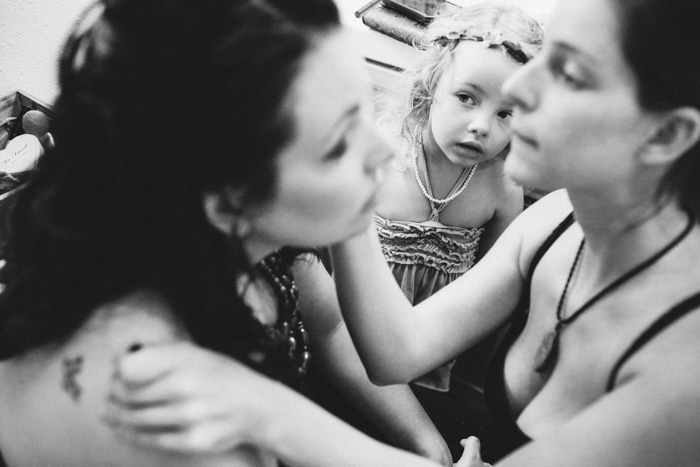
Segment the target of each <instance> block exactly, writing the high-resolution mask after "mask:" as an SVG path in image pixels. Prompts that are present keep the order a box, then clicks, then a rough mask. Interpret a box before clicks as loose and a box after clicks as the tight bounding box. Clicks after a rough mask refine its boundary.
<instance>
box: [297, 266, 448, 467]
mask: <svg viewBox="0 0 700 467" xmlns="http://www.w3.org/2000/svg"><path fill="white" fill-rule="evenodd" d="M293 272H294V277H295V281H296V282H297V285H298V287H299V291H300V296H299V301H300V308H301V312H302V315H303V318H304V322H305V324H306V327H307V328H308V330H309V335H310V338H311V341H312V349H313V352H312V355H313V357H312V358H313V359H314V361H315V362H316V365H317V366H318V368H320V369H321V371H322V373H323V374H324V375H325V376H326V377H327V378H328V379H329V380H330V382H331V384H332V385H333V386H334V387H336V388H337V389H338V390H340V391H341V392H342V393H343V395H344V396H345V397H346V398H347V399H348V400H349V401H351V402H352V403H353V404H354V405H355V406H356V408H357V409H358V410H359V411H360V412H361V413H363V414H364V415H365V416H366V417H368V418H369V419H370V420H371V421H372V422H374V423H375V424H376V425H377V426H378V427H379V428H380V429H381V430H382V432H383V433H384V434H385V435H386V436H387V437H388V438H389V439H390V440H391V441H392V442H393V443H394V444H395V445H396V446H398V447H400V448H403V449H406V450H409V451H412V452H415V453H417V454H420V455H423V456H425V457H429V458H431V459H433V460H435V461H436V462H439V463H440V464H442V465H449V466H451V465H452V458H451V456H450V453H449V449H448V448H447V445H446V443H445V441H444V440H443V439H442V437H441V436H440V434H439V433H438V431H437V429H436V428H435V426H434V425H433V423H432V421H431V420H430V418H429V417H428V415H427V414H426V413H425V410H424V409H423V407H422V406H421V405H420V403H419V402H418V401H417V400H416V398H415V396H414V395H413V392H412V391H411V390H410V388H409V387H408V386H407V385H403V384H402V385H392V386H384V387H379V386H376V385H374V384H373V383H372V382H371V381H369V379H368V378H367V373H366V371H365V369H364V367H363V365H362V362H361V361H360V358H359V356H358V355H357V351H356V350H355V347H354V345H353V343H352V341H351V339H350V334H349V333H348V330H347V327H346V326H345V323H344V321H343V318H342V316H341V314H340V308H339V305H338V299H337V297H336V293H335V284H334V283H333V280H332V279H331V277H330V276H329V275H328V273H327V272H326V270H325V269H324V268H323V266H322V264H321V263H320V261H318V260H316V259H302V260H298V261H296V262H295V263H294V266H293Z"/></svg>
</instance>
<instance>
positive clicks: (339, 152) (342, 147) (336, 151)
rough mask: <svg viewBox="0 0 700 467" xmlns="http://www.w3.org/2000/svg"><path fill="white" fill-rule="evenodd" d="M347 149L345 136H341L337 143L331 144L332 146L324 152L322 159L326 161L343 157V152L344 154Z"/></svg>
mask: <svg viewBox="0 0 700 467" xmlns="http://www.w3.org/2000/svg"><path fill="white" fill-rule="evenodd" d="M347 149H348V140H347V136H343V137H342V138H341V139H340V140H339V141H338V143H337V144H336V145H335V146H333V148H332V149H331V150H330V151H328V152H327V153H326V155H325V156H324V157H323V159H324V160H326V161H333V160H336V159H340V158H341V157H343V154H345V151H346V150H347Z"/></svg>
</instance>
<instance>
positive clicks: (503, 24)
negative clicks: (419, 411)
mask: <svg viewBox="0 0 700 467" xmlns="http://www.w3.org/2000/svg"><path fill="white" fill-rule="evenodd" d="M542 39H543V31H542V28H541V27H540V25H539V23H538V22H537V21H536V20H535V19H533V18H531V17H530V16H528V15H527V14H525V13H524V12H523V11H521V10H520V9H518V8H517V7H515V6H506V5H498V4H496V5H493V4H480V5H475V6H473V7H470V8H468V9H465V10H464V11H463V12H460V13H459V14H457V15H450V16H444V17H438V19H436V20H435V21H434V22H433V23H432V24H431V26H430V27H429V29H428V34H427V40H426V42H425V43H424V44H423V45H422V46H421V48H422V49H424V53H423V59H422V60H421V61H420V63H417V65H416V66H415V68H413V69H410V70H407V71H406V73H405V79H404V80H403V83H402V86H401V87H399V88H398V89H397V90H395V91H390V92H387V93H386V94H385V95H384V96H383V97H384V98H383V99H381V100H380V102H379V103H380V109H381V111H380V112H381V119H382V121H383V122H384V123H385V125H386V126H388V127H389V129H390V130H392V132H393V133H398V134H400V135H401V136H402V137H403V142H404V143H405V144H404V147H403V150H402V151H401V152H400V153H399V154H398V155H397V157H396V158H395V162H396V163H395V164H394V168H395V170H389V175H388V177H387V181H386V184H385V187H384V188H383V190H384V191H383V196H382V198H381V199H380V204H379V205H378V207H377V210H376V215H375V223H376V226H377V230H378V232H379V237H380V240H381V243H382V251H383V254H384V257H385V258H386V261H387V262H388V263H389V265H390V267H391V269H392V272H393V274H394V277H395V278H396V281H397V282H398V283H399V285H400V286H401V289H402V290H403V292H404V294H405V295H406V296H407V297H408V299H409V300H410V301H411V302H412V303H413V304H414V305H415V304H418V303H420V302H422V301H423V300H424V299H426V298H428V297H429V296H430V295H432V294H433V293H435V292H437V291H438V290H439V289H441V288H442V287H444V286H445V285H447V284H449V283H450V282H452V281H453V280H454V279H456V278H457V277H459V276H461V275H462V274H463V273H464V272H466V271H467V270H469V269H470V268H471V267H472V266H473V265H474V263H475V262H476V261H477V260H478V259H479V258H480V257H481V256H483V254H484V253H485V252H486V251H488V249H489V248H490V247H491V245H493V243H494V241H495V240H496V238H498V236H499V235H500V234H501V233H502V232H503V230H504V229H505V228H506V226H507V225H508V224H510V222H511V221H512V220H513V219H514V218H515V217H516V216H517V215H518V214H519V213H520V212H521V211H522V209H523V191H522V189H521V188H520V187H519V186H516V185H515V184H514V183H513V182H512V181H510V180H509V179H508V178H507V177H505V176H504V174H503V163H504V160H505V157H506V154H507V153H508V149H509V147H510V138H511V134H510V129H509V123H510V117H511V113H512V108H511V105H510V103H508V102H506V100H505V99H504V98H503V97H502V96H501V91H500V89H501V86H502V85H503V83H504V81H505V80H506V79H507V78H508V77H510V76H511V75H512V74H513V73H514V72H515V71H516V70H517V69H518V68H519V67H520V66H521V65H522V64H523V63H525V62H527V60H528V59H529V57H531V56H532V54H533V53H535V52H536V51H537V50H538V49H539V47H540V46H541V44H542ZM495 340H496V337H495V336H494V338H493V339H491V340H487V341H485V342H483V343H480V344H479V345H478V346H476V347H474V348H472V349H470V350H469V351H467V352H466V353H465V354H464V355H462V356H461V357H460V359H459V364H458V365H457V367H455V368H454V378H453V381H452V382H451V381H450V371H451V368H452V366H453V365H454V364H455V360H452V361H451V362H449V363H446V364H444V365H442V366H440V367H439V368H437V369H435V370H433V371H431V372H430V373H428V374H427V375H424V376H422V377H420V378H418V379H417V380H415V381H414V386H413V387H414V391H415V392H416V394H417V395H418V397H419V400H420V401H421V402H422V403H423V405H424V406H425V408H426V410H427V411H428V412H429V413H430V414H431V416H433V419H434V421H435V423H436V424H437V425H438V428H440V429H441V431H442V432H443V436H445V438H446V439H447V440H448V442H450V440H451V441H452V442H451V444H452V446H453V450H459V449H460V447H459V439H460V436H461V434H463V432H464V431H463V430H464V428H465V427H463V426H462V425H463V424H464V423H465V420H467V419H469V418H473V417H471V416H468V415H467V414H466V413H464V411H465V410H469V412H473V410H474V409H475V407H479V406H481V407H483V406H482V404H480V403H479V400H480V399H481V394H480V392H481V387H482V379H483V373H484V371H485V366H486V363H487V362H488V360H489V356H490V354H491V353H492V352H491V349H492V348H493V347H494V342H493V341H495ZM451 383H452V386H453V390H452V391H451V394H450V397H444V396H443V395H441V394H436V393H435V392H434V391H430V390H426V389H423V388H429V389H434V390H437V391H440V392H446V391H448V390H449V389H450V385H451ZM415 385H419V386H422V388H418V387H416V386H415ZM455 398H457V399H459V400H462V401H463V402H462V403H458V402H457V401H456V400H455ZM470 401H471V402H470ZM464 402H467V403H468V404H471V405H472V407H471V409H465V407H464ZM474 403H476V404H477V405H476V406H474V405H473V404H474ZM470 415H471V414H470ZM473 428H475V429H478V427H473ZM451 434H452V435H451Z"/></svg>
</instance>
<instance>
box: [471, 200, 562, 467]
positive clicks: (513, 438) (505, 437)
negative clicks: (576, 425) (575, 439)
mask: <svg viewBox="0 0 700 467" xmlns="http://www.w3.org/2000/svg"><path fill="white" fill-rule="evenodd" d="M573 223H574V214H573V212H572V213H571V214H569V215H568V216H567V217H566V218H565V219H564V220H563V221H562V222H561V223H560V224H559V225H558V226H557V228H556V229H554V231H552V233H551V234H550V235H549V237H547V239H546V240H545V241H544V243H542V245H540V247H539V248H538V249H537V251H536V252H535V255H534V256H533V258H532V261H531V262H530V266H529V268H528V273H527V277H526V282H525V285H524V287H523V292H522V294H521V296H520V301H519V302H518V305H517V306H516V307H515V309H514V310H513V314H512V317H511V321H510V323H509V325H508V329H507V331H506V334H505V336H504V337H503V340H502V341H501V343H500V344H499V346H498V348H497V349H496V352H495V353H494V355H493V356H492V357H491V361H490V362H489V365H488V368H487V371H486V380H485V387H484V398H485V401H486V406H487V407H488V409H489V413H490V415H491V418H492V419H493V422H494V423H495V425H496V430H495V431H496V433H495V434H494V438H493V440H491V443H492V445H493V446H495V447H494V452H495V454H496V457H497V458H501V457H503V456H505V455H506V454H508V453H510V452H512V451H513V450H515V449H517V448H518V447H520V446H522V445H523V444H525V443H527V442H528V441H530V438H529V437H528V436H527V435H526V434H525V433H523V432H522V431H521V430H520V427H518V425H517V423H516V421H515V419H514V417H513V414H512V410H511V406H510V401H509V399H508V394H507V391H506V383H505V381H504V374H503V371H504V366H505V360H506V355H507V354H508V349H510V347H511V345H513V342H515V340H516V339H517V338H518V336H519V335H520V333H521V332H522V331H523V329H524V327H525V324H526V323H527V317H528V314H529V307H530V287H531V284H532V276H533V274H534V272H535V268H536V267H537V264H538V263H539V262H540V260H541V259H542V257H543V256H544V255H545V253H547V251H548V250H549V248H550V247H551V246H552V244H554V242H556V241H557V239H558V238H559V237H560V236H561V235H562V234H563V233H564V232H565V231H566V229H568V228H569V227H570V226H571V225H572V224H573Z"/></svg>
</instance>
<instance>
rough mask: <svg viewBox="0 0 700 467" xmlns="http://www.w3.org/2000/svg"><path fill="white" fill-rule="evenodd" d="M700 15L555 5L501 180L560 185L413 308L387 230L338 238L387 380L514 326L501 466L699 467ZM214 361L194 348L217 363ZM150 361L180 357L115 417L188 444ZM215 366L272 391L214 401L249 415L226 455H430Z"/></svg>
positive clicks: (474, 452)
mask: <svg viewBox="0 0 700 467" xmlns="http://www.w3.org/2000/svg"><path fill="white" fill-rule="evenodd" d="M699 17H700V2H698V1H697V0H676V1H672V2H669V1H666V0H585V1H578V2H570V1H561V2H559V3H558V5H557V6H556V7H555V10H554V13H553V15H552V17H551V21H550V22H549V24H548V27H547V38H546V39H545V45H544V47H543V49H542V52H541V53H540V54H539V55H538V56H537V57H536V58H535V59H534V60H532V61H530V62H528V63H527V64H526V65H524V66H523V67H522V68H521V69H520V70H519V71H517V72H516V73H515V74H514V75H513V76H512V77H511V78H510V79H509V80H508V81H506V83H505V85H504V88H503V90H504V94H505V96H506V97H507V98H508V99H510V100H511V101H512V102H513V104H514V107H515V109H514V113H513V118H512V121H511V129H512V131H513V134H514V136H513V142H512V147H511V151H510V153H509V155H508V158H507V159H506V162H505V166H504V168H505V172H506V173H507V174H508V175H509V176H511V177H512V178H513V179H514V180H515V181H516V182H518V183H521V184H523V185H525V186H532V187H537V188H540V189H544V190H552V191H553V192H552V193H551V194H549V195H548V196H546V197H544V198H542V199H541V200H540V201H538V202H536V203H535V204H534V205H532V206H531V207H529V208H528V209H526V210H525V211H524V212H523V214H521V215H520V216H519V217H518V218H517V219H516V220H515V221H514V222H513V223H512V224H510V226H509V227H508V228H507V229H506V231H505V232H504V233H503V235H501V236H500V237H499V239H498V240H497V241H496V243H495V244H494V246H493V247H492V248H491V249H490V250H489V252H488V253H487V254H486V255H485V256H484V258H483V259H481V260H480V261H479V263H477V264H476V266H474V268H473V269H471V270H469V271H468V272H466V273H465V274H464V275H462V276H461V277H460V278H458V279H456V280H455V281H454V282H452V283H451V284H450V285H448V286H447V287H445V288H443V289H441V290H440V291H439V292H437V293H436V294H435V295H432V296H431V297H430V298H428V299H426V300H425V301H423V302H421V303H420V304H419V305H417V306H416V307H412V306H411V305H410V304H409V303H408V302H407V300H406V298H405V296H404V294H403V293H402V292H401V290H400V289H399V288H398V287H397V286H396V284H395V281H394V277H393V276H392V274H391V272H390V271H389V270H388V268H387V267H386V265H385V263H384V259H383V257H382V255H381V252H380V249H379V244H378V240H377V238H376V235H374V234H373V233H370V234H369V235H361V236H358V237H356V238H353V239H350V240H348V241H346V242H344V243H342V244H340V245H338V246H335V247H334V248H332V259H333V271H334V274H335V279H336V282H337V283H338V292H339V298H340V302H341V305H342V310H343V314H344V317H345V319H346V322H347V324H348V327H349V329H350V332H351V335H352V337H353V340H354V342H355V344H356V346H357V349H358V351H359V353H360V355H361V357H362V358H363V362H364V363H365V366H366V368H367V371H368V373H369V375H370V376H371V377H372V378H373V380H374V381H376V382H378V383H381V384H391V383H399V382H406V381H411V380H412V379H413V378H415V377H417V376H419V375H422V374H424V373H425V372H426V371H428V370H430V369H432V368H435V367H437V366H438V365H440V364H442V363H444V362H446V361H449V360H450V359H451V358H454V356H455V355H457V354H459V353H460V352H463V351H464V350H465V349H467V348H469V347H470V346H472V345H474V344H475V343H476V342H479V341H480V339H482V338H483V337H484V336H486V335H488V334H489V333H490V332H493V331H494V330H496V329H499V328H500V327H503V326H505V325H507V324H509V325H510V326H509V328H508V333H507V335H506V337H505V338H504V340H503V341H502V343H501V344H500V348H499V350H498V351H497V353H496V355H495V358H494V359H493V361H492V362H491V364H490V369H489V375H488V378H487V383H486V385H485V388H484V391H485V396H486V399H487V402H488V405H489V409H490V412H491V413H492V415H493V418H494V420H495V421H496V422H497V424H498V426H499V428H500V433H501V434H502V436H501V437H500V439H501V441H502V443H503V444H502V446H503V451H502V454H505V455H506V457H503V458H502V459H501V460H500V461H499V462H498V464H497V465H498V466H503V467H506V466H518V467H525V466H533V467H534V466H538V467H540V466H556V467H561V466H567V467H589V466H599V467H619V466H636V467H656V466H660V465H673V466H676V465H678V466H680V465H682V466H691V465H698V459H700V443H698V439H700V390H698V388H699V387H700V339H698V335H700V225H698V219H700V191H699V190H700V185H698V183H697V182H698V180H699V179H700V142H699V141H700V85H699V84H698V83H700V28H698V26H697V18H699ZM560 188H563V189H560ZM378 297H381V299H378ZM486 310H487V311H488V312H485V311H486ZM201 352H202V351H194V349H190V352H189V354H191V355H199V357H198V358H200V359H202V361H205V359H204V358H203V357H202V355H201ZM185 353H186V352H185V349H183V347H180V348H179V349H178V355H182V354H185ZM193 358H194V357H193ZM155 359H159V360H160V362H161V363H160V368H161V369H162V370H163V371H166V370H171V369H173V368H174V367H175V365H173V364H172V363H168V360H169V358H168V357H167V355H165V352H163V351H162V349H161V350H159V349H144V351H143V353H136V354H134V355H130V356H128V357H126V358H124V359H123V360H122V361H121V362H120V363H121V366H120V368H121V369H122V370H123V371H124V372H125V373H127V375H128V379H127V380H128V381H129V383H131V387H129V386H127V385H125V384H119V383H115V385H114V386H113V394H114V395H115V401H114V402H113V403H110V404H109V409H110V410H109V420H110V422H111V423H112V424H113V425H114V426H115V427H117V428H118V430H120V431H121V432H124V433H125V436H128V437H130V439H132V440H133V441H134V442H136V443H141V444H144V445H148V446H154V447H161V448H170V449H175V450H185V451H186V450H188V449H193V448H194V447H197V446H198V445H197V444H196V443H192V442H191V440H190V439H189V438H188V436H187V434H188V433H191V432H192V430H191V427H192V425H193V423H192V420H190V419H187V418H183V417H184V415H185V414H183V413H182V411H178V410H176V409H177V408H176V407H174V406H170V407H169V408H168V407H165V408H163V407H161V408H156V407H153V406H145V407H144V406H141V407H133V405H130V404H134V403H144V402H145V401H157V400H158V396H162V395H164V394H168V395H169V396H170V397H172V393H164V391H163V390H164V388H169V389H170V390H174V388H175V386H173V385H172V384H169V382H170V383H172V382H173V381H177V380H178V376H177V375H178V374H180V372H177V371H173V373H170V374H168V375H167V376H163V379H162V380H160V381H158V382H157V383H155V384H149V380H148V379H147V378H146V377H145V376H149V375H153V373H152V372H148V371H145V369H144V363H145V362H146V361H153V360H155ZM217 368H219V371H221V372H223V371H226V372H227V373H228V374H229V379H232V378H235V377H240V378H246V379H247V380H248V381H251V380H254V381H255V382H256V384H258V385H259V387H261V388H262V387H267V388H271V387H274V388H275V391H276V395H275V397H271V395H270V394H269V393H268V394H264V397H261V394H262V391H258V392H257V393H256V394H254V395H252V396H250V397H248V398H245V404H242V403H241V402H240V401H238V400H231V399H229V400H226V401H221V400H219V404H218V405H217V404H216V403H212V402H211V401H206V404H207V405H210V406H211V405H215V406H217V407H226V408H227V410H226V411H225V412H224V411H223V410H221V411H220V412H219V414H221V413H227V414H229V418H228V420H231V421H234V420H235V421H239V422H240V423H235V424H234V423H231V424H230V425H228V426H229V430H227V431H224V432H222V433H221V434H220V435H219V436H217V439H218V440H219V441H220V442H221V445H219V446H218V447H219V448H220V446H233V445H236V443H237V442H241V441H243V442H245V441H250V440H253V441H254V442H255V443H256V444H258V445H263V446H267V447H268V448H269V449H271V450H273V451H274V452H277V453H278V454H279V455H280V457H281V458H282V459H284V460H285V461H287V462H289V463H290V464H293V465H299V466H305V467H311V466H319V467H321V466H328V465H332V466H341V465H342V466H368V465H372V466H390V465H397V466H399V465H400V466H402V467H405V466H408V465H420V464H418V463H414V464H411V463H409V462H407V461H402V460H401V459H399V458H398V456H396V455H394V454H393V453H392V452H391V451H390V450H388V449H383V448H382V447H381V446H377V445H373V444H371V443H369V442H368V441H367V440H365V439H364V438H362V437H360V436H357V435H356V433H355V432H351V431H349V430H347V429H346V428H345V427H343V426H342V425H340V424H338V423H336V422H335V421H334V420H332V419H330V418H329V417H328V416H327V415H326V414H324V413H323V412H320V411H318V410H316V409H315V408H314V407H312V406H310V405H309V404H304V405H303V406H302V405H301V404H295V403H292V402H290V401H293V400H296V398H295V397H293V395H292V394H290V393H289V391H283V390H282V388H280V387H279V386H272V385H270V384H269V382H267V381H265V380H263V379H262V378H260V377H259V376H258V375H256V374H253V373H252V372H250V371H248V370H246V369H245V368H242V367H240V366H239V365H236V364H235V363H234V362H231V361H228V363H227V364H225V365H224V364H223V363H222V364H221V365H219V366H217ZM224 368H225V370H224ZM209 373H211V371H209ZM161 374H162V373H161ZM194 374H195V375H198V376H199V377H200V379H203V378H205V377H206V375H207V370H206V369H205V370H203V371H198V372H194ZM192 377H193V374H190V378H192ZM137 383H142V384H143V387H139V388H136V387H134V386H136V385H137ZM270 390H272V389H270ZM176 392H178V391H176ZM178 393H179V392H178ZM282 394H284V396H283V395H282ZM267 399H272V400H284V403H283V404H276V406H275V407H274V408H270V407H268V406H263V404H262V401H263V400H267ZM255 406H258V407H262V408H261V409H260V410H258V411H255V412H254V413H252V414H251V412H250V411H246V410H245V409H249V408H250V407H255ZM170 409H172V410H170ZM280 413H282V414H283V416H281V417H280V416H279V414H280ZM273 414H274V415H273ZM242 415H246V416H247V418H244V417H243V416H242ZM302 416H303V417H304V420H305V421H306V422H305V423H299V422H297V421H296V420H299V419H300V417H302ZM183 420H185V422H184V423H181V422H182V421H183ZM244 420H245V421H244ZM292 420H295V422H292ZM197 421H198V422H202V423H196V424H195V425H198V426H199V428H202V427H204V426H212V424H211V420H207V419H205V418H201V417H200V418H198V419H197ZM168 424H171V425H170V427H171V428H174V429H173V430H171V431H170V432H168V433H165V432H162V431H158V430H157V428H161V429H162V428H163V427H164V426H168ZM317 426H324V429H323V430H322V431H321V433H316V432H315V431H314V429H313V427H317ZM466 435H467V434H466V433H465V437H466ZM210 443H213V441H211V440H210ZM213 444H215V443H213ZM346 444H348V445H351V446H352V448H353V449H348V448H347V446H346ZM464 445H465V453H464V455H463V457H462V459H461V460H460V462H459V463H458V464H457V465H459V466H460V467H481V466H483V465H484V462H483V461H482V459H481V458H480V453H479V443H478V441H477V440H476V439H475V438H469V439H468V440H467V441H465V442H464ZM311 446H320V447H317V448H316V449H311ZM487 461H488V462H493V461H494V460H493V459H487Z"/></svg>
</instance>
